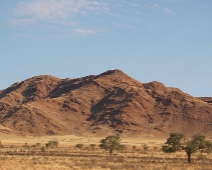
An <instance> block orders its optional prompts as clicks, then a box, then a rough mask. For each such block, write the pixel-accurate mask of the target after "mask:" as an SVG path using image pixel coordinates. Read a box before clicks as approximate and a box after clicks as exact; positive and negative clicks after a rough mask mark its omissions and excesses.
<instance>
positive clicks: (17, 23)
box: [0, 0, 212, 96]
mask: <svg viewBox="0 0 212 170" xmlns="http://www.w3.org/2000/svg"><path fill="white" fill-rule="evenodd" d="M0 28H1V31H0V57H1V67H0V72H1V74H0V79H1V83H0V89H4V88H6V87H8V86H10V85H11V84H13V83H15V82H18V81H23V80H25V79H27V78H30V77H33V76H36V75H53V76H56V77H60V78H78V77H82V76H87V75H91V74H92V75H96V74H100V73H102V72H104V71H107V70H109V69H120V70H122V71H123V72H125V73H127V74H128V75H130V76H131V77H133V78H135V79H137V80H139V81H140V82H144V83H146V82H150V81H159V82H162V83H163V84H165V85H166V86H170V87H177V88H180V89H181V90H182V91H184V92H186V93H188V94H191V95H193V96H212V89H211V87H212V76H211V73H212V66H211V65H212V1H211V0H195V1H194V0H10V1H1V5H0Z"/></svg>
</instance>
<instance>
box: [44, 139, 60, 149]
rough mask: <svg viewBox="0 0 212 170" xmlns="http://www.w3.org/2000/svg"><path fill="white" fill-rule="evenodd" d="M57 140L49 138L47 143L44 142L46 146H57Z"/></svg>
mask: <svg viewBox="0 0 212 170" xmlns="http://www.w3.org/2000/svg"><path fill="white" fill-rule="evenodd" d="M58 144H59V142H58V141H55V140H51V141H49V142H48V143H46V148H47V149H48V148H54V147H55V148H57V147H58Z"/></svg>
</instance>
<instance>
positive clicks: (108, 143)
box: [99, 136, 121, 156]
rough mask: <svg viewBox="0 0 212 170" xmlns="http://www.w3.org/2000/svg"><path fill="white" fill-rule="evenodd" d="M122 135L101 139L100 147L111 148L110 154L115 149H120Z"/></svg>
mask: <svg viewBox="0 0 212 170" xmlns="http://www.w3.org/2000/svg"><path fill="white" fill-rule="evenodd" d="M120 145H121V144H120V137H119V136H108V137H106V138H105V139H102V140H101V144H100V145H99V147H100V148H102V149H105V150H109V154H110V156H111V155H112V153H113V151H114V150H119V149H120Z"/></svg>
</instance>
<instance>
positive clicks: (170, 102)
mask: <svg viewBox="0 0 212 170" xmlns="http://www.w3.org/2000/svg"><path fill="white" fill-rule="evenodd" d="M210 101H212V100H210ZM0 124H1V125H0V133H9V134H20V135H37V136H41V135H67V134H77V135H88V134H89V135H96V136H101V135H102V136H103V135H104V136H105V135H111V134H121V135H123V136H139V135H149V136H154V137H157V136H164V135H167V134H168V133H170V132H183V133H185V134H188V135H193V134H196V133H201V134H205V135H211V134H212V105H211V104H210V102H207V100H206V98H195V97H193V96H191V95H189V94H186V93H183V92H182V91H181V90H179V89H177V88H170V87H166V86H164V85H163V84H162V83H160V82H156V81H153V82H150V83H141V82H139V81H137V80H135V79H133V78H131V77H129V76H128V75H126V74H125V73H123V72H122V71H120V70H109V71H106V72H105V73H102V74H100V75H90V76H86V77H82V78H75V79H69V78H67V79H60V78H57V77H53V76H47V75H45V76H35V77H32V78H30V79H27V80H25V81H22V82H18V83H15V84H13V85H12V86H10V87H8V88H7V89H4V90H1V91H0Z"/></svg>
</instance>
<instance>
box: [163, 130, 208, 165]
mask: <svg viewBox="0 0 212 170" xmlns="http://www.w3.org/2000/svg"><path fill="white" fill-rule="evenodd" d="M162 150H163V151H164V152H166V153H172V152H176V151H179V150H184V151H185V152H186V154H187V156H188V162H189V163H191V155H192V154H193V153H195V152H196V151H201V152H210V151H211V150H212V143H211V142H210V141H208V140H205V136H203V135H199V134H198V135H194V136H193V137H192V138H191V139H190V140H188V139H186V138H185V135H184V134H182V133H171V134H170V136H169V138H168V139H167V141H166V143H165V145H163V146H162Z"/></svg>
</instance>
